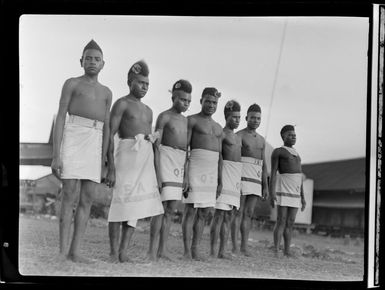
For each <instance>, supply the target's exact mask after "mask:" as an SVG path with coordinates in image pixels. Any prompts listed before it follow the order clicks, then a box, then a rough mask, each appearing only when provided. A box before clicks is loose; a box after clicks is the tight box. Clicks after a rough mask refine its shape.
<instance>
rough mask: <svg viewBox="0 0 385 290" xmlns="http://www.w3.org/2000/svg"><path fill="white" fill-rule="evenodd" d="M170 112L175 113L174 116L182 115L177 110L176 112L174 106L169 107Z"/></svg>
mask: <svg viewBox="0 0 385 290" xmlns="http://www.w3.org/2000/svg"><path fill="white" fill-rule="evenodd" d="M170 111H171V112H173V113H175V114H182V112H180V111H179V110H177V109H176V108H175V107H174V106H173V107H171V109H170Z"/></svg>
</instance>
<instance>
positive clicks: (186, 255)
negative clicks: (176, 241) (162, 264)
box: [183, 252, 192, 261]
mask: <svg viewBox="0 0 385 290" xmlns="http://www.w3.org/2000/svg"><path fill="white" fill-rule="evenodd" d="M183 259H184V260H188V261H191V260H192V255H191V252H185V253H184V254H183Z"/></svg>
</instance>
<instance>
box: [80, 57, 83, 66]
mask: <svg viewBox="0 0 385 290" xmlns="http://www.w3.org/2000/svg"><path fill="white" fill-rule="evenodd" d="M80 66H81V67H83V57H81V58H80Z"/></svg>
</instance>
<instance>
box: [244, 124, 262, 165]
mask: <svg viewBox="0 0 385 290" xmlns="http://www.w3.org/2000/svg"><path fill="white" fill-rule="evenodd" d="M237 135H238V136H239V137H241V138H242V156H244V157H253V158H256V159H260V160H262V159H263V151H264V148H265V139H264V138H263V137H262V136H261V135H259V134H258V133H257V132H252V131H250V130H248V129H247V128H245V129H242V130H241V131H238V132H237Z"/></svg>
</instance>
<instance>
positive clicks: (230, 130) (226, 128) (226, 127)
mask: <svg viewBox="0 0 385 290" xmlns="http://www.w3.org/2000/svg"><path fill="white" fill-rule="evenodd" d="M223 130H224V131H225V130H226V131H228V132H231V133H234V129H231V128H230V127H229V126H228V125H227V124H226V126H225V127H224V128H223Z"/></svg>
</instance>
